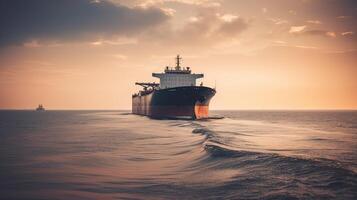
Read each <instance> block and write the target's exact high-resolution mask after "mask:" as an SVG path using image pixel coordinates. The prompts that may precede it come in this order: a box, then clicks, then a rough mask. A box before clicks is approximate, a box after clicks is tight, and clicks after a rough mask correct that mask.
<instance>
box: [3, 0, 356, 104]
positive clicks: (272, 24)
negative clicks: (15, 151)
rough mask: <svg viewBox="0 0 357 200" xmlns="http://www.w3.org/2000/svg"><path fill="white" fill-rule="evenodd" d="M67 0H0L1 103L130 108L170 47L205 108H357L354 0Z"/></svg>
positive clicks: (169, 56)
mask: <svg viewBox="0 0 357 200" xmlns="http://www.w3.org/2000/svg"><path fill="white" fill-rule="evenodd" d="M9 2H11V1H9ZM33 2H36V1H33ZM65 2H67V1H63V5H57V6H56V8H57V10H59V11H58V13H55V14H53V12H50V11H51V8H50V7H49V5H48V3H46V1H38V4H36V5H30V6H24V7H25V8H22V9H27V11H28V12H27V13H30V14H29V16H22V14H19V13H23V12H20V11H19V10H17V9H16V8H18V6H19V5H10V4H11V3H9V5H6V6H8V7H7V8H4V6H0V7H1V9H6V10H7V12H6V13H5V14H0V17H1V18H2V19H8V21H6V20H0V25H1V26H2V27H5V30H7V31H5V32H4V33H0V109H33V108H35V107H36V106H37V105H38V104H39V103H42V104H44V106H45V107H46V108H48V109H130V108H131V94H132V93H135V92H137V90H139V89H140V88H139V87H138V86H135V85H134V83H135V82H136V81H154V80H155V78H152V77H151V73H152V72H161V71H162V70H163V68H164V67H165V66H166V65H171V66H172V65H174V56H176V54H180V55H181V56H182V57H183V66H189V67H191V68H192V70H193V71H194V72H196V73H204V74H205V78H204V79H203V83H204V84H205V85H208V86H212V87H213V86H214V85H215V82H216V86H217V91H218V92H217V94H216V96H215V97H214V98H213V99H212V101H211V109H357V92H356V91H357V78H356V77H357V66H356V63H357V51H356V49H357V37H356V31H357V30H356V26H355V25H353V24H355V22H356V13H357V4H356V1H352V0H252V1H243V0H191V1H190V0H133V1H132V0H130V1H129V0H123V1H121V0H117V1H86V0H80V1H76V2H77V3H76V4H75V5H72V4H65ZM58 4H61V2H60V3H58ZM68 6H70V7H71V8H72V7H73V11H71V10H69V11H67V7H68ZM61 9H63V10H62V11H63V12H61ZM0 11H2V10H0ZM32 12H33V13H40V14H39V17H38V16H37V17H36V16H35V15H31V13H32ZM0 13H4V12H0ZM1 15H6V16H1ZM18 15H20V16H21V17H18V18H16V17H11V16H18ZM15 18H16V19H15ZM77 21H78V23H77ZM156 81H157V80H156Z"/></svg>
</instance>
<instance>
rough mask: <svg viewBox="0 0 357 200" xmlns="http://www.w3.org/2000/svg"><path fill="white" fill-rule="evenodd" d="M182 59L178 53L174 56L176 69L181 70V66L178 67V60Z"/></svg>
mask: <svg viewBox="0 0 357 200" xmlns="http://www.w3.org/2000/svg"><path fill="white" fill-rule="evenodd" d="M181 59H182V57H180V55H177V56H176V67H175V68H176V70H181V67H180V60H181Z"/></svg>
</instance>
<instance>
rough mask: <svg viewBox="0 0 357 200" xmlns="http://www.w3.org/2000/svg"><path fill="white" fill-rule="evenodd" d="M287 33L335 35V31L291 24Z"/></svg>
mask: <svg viewBox="0 0 357 200" xmlns="http://www.w3.org/2000/svg"><path fill="white" fill-rule="evenodd" d="M289 33H291V34H294V35H316V36H325V37H332V38H334V37H336V33H335V32H333V31H326V30H319V29H310V30H308V29H307V26H305V25H304V26H292V27H290V30H289Z"/></svg>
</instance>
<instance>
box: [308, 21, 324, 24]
mask: <svg viewBox="0 0 357 200" xmlns="http://www.w3.org/2000/svg"><path fill="white" fill-rule="evenodd" d="M306 22H307V23H310V24H322V22H321V21H319V20H307V21H306Z"/></svg>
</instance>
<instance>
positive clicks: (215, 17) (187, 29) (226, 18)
mask: <svg viewBox="0 0 357 200" xmlns="http://www.w3.org/2000/svg"><path fill="white" fill-rule="evenodd" d="M197 9H198V12H197V14H196V15H194V16H191V17H189V18H188V20H187V21H186V23H185V24H183V25H182V26H181V27H179V28H177V27H174V26H172V24H170V23H167V24H166V25H165V26H161V27H160V28H159V29H152V30H151V31H150V32H147V33H146V34H143V37H141V38H140V41H144V42H149V43H150V42H152V43H154V45H157V44H162V45H164V46H173V47H175V48H178V47H202V46H214V45H218V44H222V43H225V42H232V41H233V40H238V39H239V38H240V37H239V35H240V34H241V33H242V32H243V31H245V30H246V29H248V28H249V26H250V21H249V20H247V19H244V18H242V17H240V16H238V15H235V14H231V13H220V12H219V9H217V8H216V7H199V8H197Z"/></svg>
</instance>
